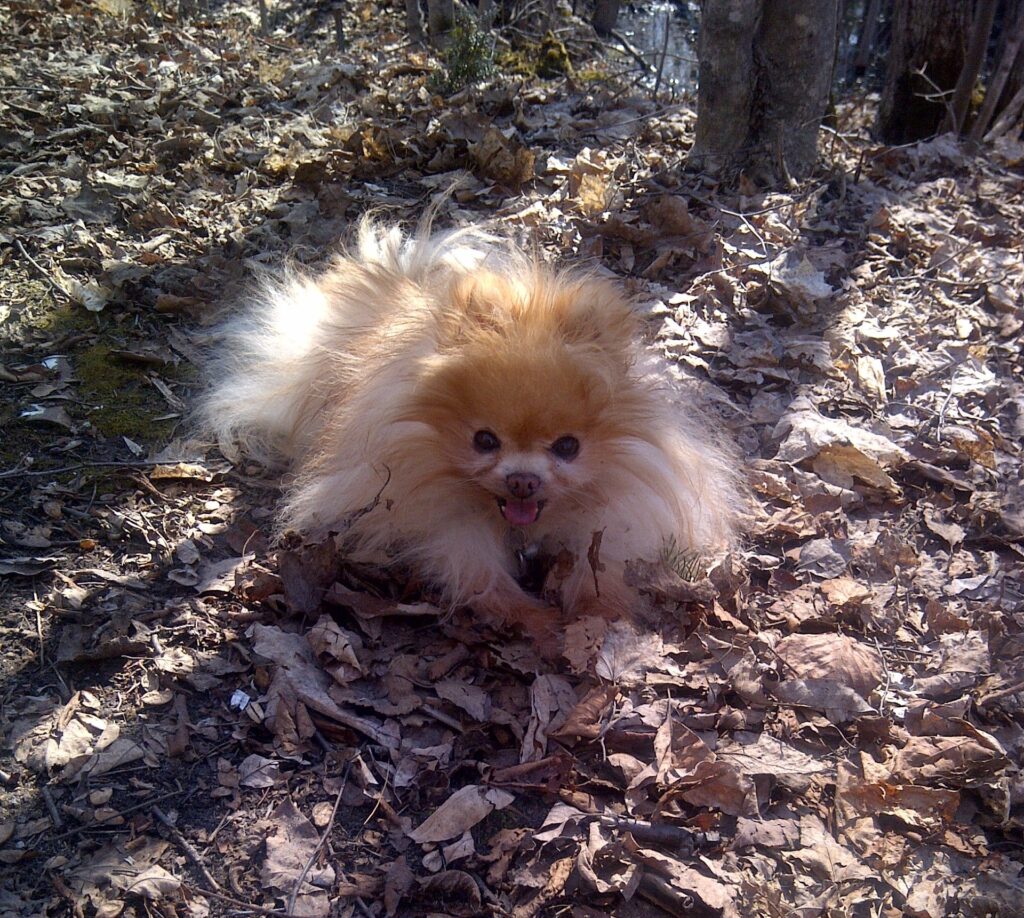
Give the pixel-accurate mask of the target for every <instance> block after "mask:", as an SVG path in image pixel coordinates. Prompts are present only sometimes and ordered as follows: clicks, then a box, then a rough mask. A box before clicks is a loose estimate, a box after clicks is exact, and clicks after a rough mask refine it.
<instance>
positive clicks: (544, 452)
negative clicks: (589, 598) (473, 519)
mask: <svg viewBox="0 0 1024 918" xmlns="http://www.w3.org/2000/svg"><path fill="white" fill-rule="evenodd" d="M452 304H453V305H452V308H451V312H450V314H449V315H447V316H446V319H445V321H444V322H443V323H442V336H443V339H442V340H441V341H439V342H438V343H439V347H438V351H439V356H438V357H436V358H434V359H432V360H431V361H430V362H428V364H427V365H426V367H425V371H424V375H423V380H422V383H421V385H420V387H419V389H418V391H417V396H416V406H415V409H414V415H415V416H416V417H417V419H418V420H421V421H426V423H428V424H429V425H430V426H431V427H432V428H433V429H434V430H435V431H436V432H437V435H438V443H439V448H440V449H441V450H442V451H443V453H444V456H445V460H446V465H447V466H448V467H449V469H450V473H451V475H452V476H453V477H456V478H458V479H460V480H463V481H465V482H467V483H469V484H471V485H472V486H473V489H474V492H475V493H476V495H477V497H478V498H479V503H480V505H481V507H484V508H486V509H485V512H488V513H495V514H500V515H501V517H503V518H504V520H505V522H506V523H507V524H509V525H510V526H516V527H528V526H531V525H533V524H535V523H537V522H538V521H540V520H542V519H545V518H551V517H563V518H564V517H566V516H572V515H574V514H576V515H578V514H580V513H581V512H584V511H586V510H587V509H589V508H592V507H593V506H594V505H595V503H597V502H600V501H601V500H603V499H604V494H603V490H604V489H603V488H602V479H605V478H606V477H607V475H606V473H607V466H608V463H609V462H610V461H612V460H611V456H612V453H613V452H614V451H613V450H612V449H611V448H610V444H611V443H612V442H613V441H615V440H617V439H621V438H622V437H624V436H628V435H629V434H630V432H631V431H632V430H633V429H634V427H635V425H636V423H638V422H639V421H640V420H641V419H640V418H637V417H630V416H629V414H630V411H631V406H632V407H634V408H635V407H636V406H635V402H636V400H635V399H633V398H631V397H630V396H631V394H632V392H633V390H634V389H635V385H636V384H635V382H633V380H632V379H631V378H630V373H629V371H630V367H631V363H632V354H633V338H634V319H633V315H632V312H631V310H630V309H629V307H628V305H627V304H626V302H625V301H624V300H623V299H622V297H621V295H620V294H619V293H618V291H617V290H616V288H615V287H613V286H612V285H610V284H607V283H605V282H603V281H596V280H588V281H561V280H559V279H557V278H556V279H554V280H552V279H551V278H545V279H543V280H539V279H538V280H533V279H531V280H529V281H526V282H523V283H515V284H512V283H509V282H508V281H505V280H501V279H498V278H495V277H493V276H490V275H486V274H484V275H481V276H475V277H473V278H470V279H468V280H467V281H464V282H463V284H462V285H461V286H460V288H458V289H457V290H455V291H454V293H453V296H452Z"/></svg>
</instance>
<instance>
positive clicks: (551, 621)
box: [473, 593, 562, 661]
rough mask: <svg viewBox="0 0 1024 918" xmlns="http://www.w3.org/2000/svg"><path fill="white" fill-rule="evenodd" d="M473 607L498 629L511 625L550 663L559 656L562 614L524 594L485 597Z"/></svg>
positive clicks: (489, 595) (560, 650)
mask: <svg viewBox="0 0 1024 918" xmlns="http://www.w3.org/2000/svg"><path fill="white" fill-rule="evenodd" d="M473 608H474V609H475V610H476V611H477V612H478V613H480V614H481V615H482V616H483V617H485V618H486V619H488V620H489V621H491V622H492V623H493V624H495V625H499V626H512V627H515V628H516V629H518V630H519V631H520V632H521V633H522V635H523V637H525V638H526V639H527V640H529V641H530V643H531V644H533V646H534V647H535V648H536V649H537V652H538V653H539V654H540V655H541V656H542V657H543V658H544V659H545V660H549V661H553V660H557V659H558V658H559V657H560V656H561V655H562V634H561V628H560V625H561V611H560V610H559V609H558V608H556V607H555V606H549V605H545V604H544V603H542V602H539V601H537V600H533V599H530V598H529V597H528V596H525V595H523V594H519V595H515V594H512V595H509V594H506V593H502V594H488V595H486V596H484V597H480V598H479V599H478V601H476V602H474V604H473Z"/></svg>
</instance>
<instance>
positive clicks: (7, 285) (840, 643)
mask: <svg viewBox="0 0 1024 918" xmlns="http://www.w3.org/2000/svg"><path fill="white" fill-rule="evenodd" d="M276 16H277V19H276V21H275V22H274V23H273V24H272V25H273V29H272V31H271V33H270V36H269V37H268V38H266V39H263V38H260V37H258V32H257V27H258V23H259V18H258V14H257V13H256V11H255V9H248V8H244V7H241V6H236V5H232V4H227V5H225V6H218V7H217V8H216V9H215V10H214V11H212V12H201V13H197V14H196V15H194V16H192V17H188V18H186V19H185V20H179V19H178V18H177V17H176V16H173V15H171V14H170V13H166V12H160V11H158V10H157V11H154V10H147V11H146V12H145V13H144V15H139V14H138V13H137V12H135V8H134V7H129V6H126V5H124V4H121V3H116V2H114V0H101V2H99V3H98V4H95V5H93V4H79V3H78V2H76V0H64V2H62V3H60V4H44V5H39V4H30V3H27V2H22V0H18V2H10V0H5V2H2V3H0V136H2V138H3V145H4V146H3V153H2V154H0V155H2V159H0V214H2V219H0V338H2V362H0V425H2V431H3V433H2V440H0V498H2V506H0V635H2V638H0V916H3V918H8V916H12V918H13V916H37V915H48V916H63V915H88V916H91V915H118V914H125V915H140V916H141V915H157V914H159V915H186V914H187V915H206V914H210V915H245V914H294V915H328V914H332V915H374V916H380V915H428V914H429V915H432V914H438V915H502V916H505V915H513V916H517V918H519V916H522V918H526V916H534V915H537V916H542V915H544V916H556V915H572V916H574V918H590V916H599V915H621V916H646V915H650V916H655V915H661V914H670V915H675V914H683V913H687V914H689V913H693V914H702V915H722V916H749V915H758V916H760V915H766V916H784V915H786V916H789V915H800V916H806V918H810V916H815V915H830V916H838V915H844V916H845V915H863V916H868V915H871V916H876V915H878V916H897V915H909V916H914V918H941V916H945V915H970V916H974V915H977V916H981V915H999V916H1009V915H1019V914H1021V906H1020V902H1021V896H1022V893H1024V879H1022V876H1021V872H1022V867H1024V839H1022V832H1021V830H1022V820H1024V779H1022V775H1021V770H1020V769H1021V761H1022V754H1024V717H1022V713H1021V699H1022V698H1024V663H1022V660H1021V650H1022V644H1024V574H1022V571H1024V563H1022V537H1024V481H1022V471H1021V443H1022V441H1024V378H1022V373H1024V369H1022V362H1021V357H1020V346H1021V329H1022V324H1024V304H1022V292H1021V291H1022V289H1024V258H1022V233H1024V230H1022V226H1024V204H1022V200H1024V194H1022V192H1024V168H1022V154H1024V148H1022V146H1021V145H1020V144H1018V143H1016V142H1015V141H1012V140H1011V141H1005V142H1004V143H1003V144H1002V145H1001V146H1000V147H999V148H998V149H994V150H993V149H985V150H981V151H979V152H977V153H976V154H971V153H968V152H967V151H965V150H964V149H963V148H962V147H960V146H958V144H957V143H956V141H955V140H954V139H952V138H950V137H948V136H943V137H938V138H936V139H934V140H931V141H928V142H924V143H921V144H916V145H911V146H907V147H903V148H897V149H891V148H883V147H879V146H877V145H875V144H873V143H872V142H871V141H870V139H869V133H868V129H867V128H868V124H869V121H870V114H871V103H870V100H868V101H867V102H865V101H864V100H863V99H858V100H850V101H846V102H841V103H840V104H839V107H838V112H837V118H838V128H837V130H834V131H832V130H830V131H823V133H822V151H823V166H822V169H821V171H820V173H819V174H818V175H817V176H816V177H815V178H814V179H813V180H811V181H809V182H807V183H805V184H803V185H801V186H800V187H795V188H793V189H791V190H789V191H786V192H785V193H781V192H775V193H770V194H768V193H761V192H758V191H757V190H756V189H754V188H748V187H744V186H743V185H742V184H741V186H740V188H739V189H738V190H732V191H729V190H725V189H723V188H719V187H718V186H716V185H715V184H714V183H713V182H711V181H709V180H707V179H706V178H704V177H703V176H701V175H700V174H699V173H692V172H686V171H684V170H683V169H682V168H681V163H682V161H683V159H684V156H685V150H686V148H687V146H688V145H689V141H690V139H691V137H692V132H693V125H694V116H693V113H692V111H691V110H690V109H689V108H688V107H687V106H685V105H675V104H669V103H668V102H666V101H665V100H664V99H661V100H660V101H651V100H650V98H649V97H648V96H647V95H645V94H643V93H641V92H640V91H638V90H636V89H635V88H634V89H631V88H629V83H628V81H627V82H626V83H622V82H620V81H619V80H618V79H617V78H616V77H615V75H614V74H615V71H617V70H621V69H622V67H623V60H611V59H609V58H605V59H598V60H595V59H593V58H592V57H591V55H592V54H594V53H595V51H596V46H595V44H594V43H593V42H592V41H590V40H588V39H587V38H586V32H585V30H584V29H583V28H582V27H581V26H579V25H577V24H574V23H573V22H572V21H570V20H568V19H559V20H558V21H559V32H558V37H559V39H560V40H562V41H564V46H563V45H558V46H557V47H560V48H563V50H564V47H567V48H568V50H569V52H570V55H571V56H572V58H573V60H574V65H575V67H574V69H573V70H572V71H571V72H569V73H564V72H561V73H560V72H559V69H561V70H564V69H565V68H564V66H562V67H561V68H555V76H554V77H552V78H549V79H539V78H537V77H534V76H530V75H529V73H528V70H529V67H528V66H526V65H527V64H529V62H530V61H531V60H538V59H541V58H542V57H544V55H542V54H541V50H542V45H541V44H540V42H539V41H538V42H537V43H535V44H533V45H531V44H530V43H529V40H528V36H527V35H526V34H525V32H526V31H527V30H520V33H511V34H518V36H519V37H518V39H517V44H516V45H515V47H511V48H510V47H505V46H504V45H503V46H501V48H500V49H499V51H500V53H499V62H501V61H504V64H503V65H502V67H501V68H499V69H502V68H503V69H504V72H505V76H504V77H501V78H498V79H496V80H494V81H492V82H491V83H488V84H486V85H484V86H482V87H480V88H478V89H475V90H471V91H463V92H461V93H456V94H455V95H454V96H451V97H450V98H447V99H442V98H440V97H439V96H437V95H436V94H435V93H434V91H433V88H432V87H435V86H437V85H439V84H438V82H437V78H436V77H435V76H434V73H435V70H436V67H437V63H436V60H435V59H434V58H433V57H432V56H430V55H429V54H428V53H427V52H425V51H423V50H422V49H420V48H418V47H415V46H412V45H410V44H409V42H408V40H407V38H406V37H405V35H404V34H403V30H402V24H401V21H400V19H399V18H398V15H397V13H395V12H393V11H392V10H390V9H386V8H383V7H380V6H378V5H376V4H374V3H367V2H360V0H357V2H354V3H352V4H351V5H350V6H349V7H347V8H346V11H345V16H344V23H345V27H346V32H347V37H348V46H347V48H346V50H344V51H339V50H337V48H336V47H335V44H334V21H333V18H332V17H331V16H330V15H329V14H328V13H321V14H318V13H317V11H316V10H313V9H310V8H306V7H301V6H295V7H282V8H281V9H279V10H278V11H277V13H276ZM551 47H552V45H551V44H550V43H549V46H548V50H549V51H550V49H551ZM556 57H557V55H556ZM545 59H546V57H545ZM625 60H626V63H627V64H628V59H625ZM516 62H518V63H516ZM513 64H515V66H513ZM513 71H515V72H513ZM453 183H457V184H456V190H455V191H454V193H453V195H452V197H451V198H450V199H449V200H448V201H447V203H445V204H444V205H443V206H442V211H441V221H442V222H444V223H446V224H457V223H465V222H471V221H472V222H488V221H495V222H497V223H498V224H499V225H501V226H502V227H504V228H505V229H506V230H507V231H508V232H510V233H511V234H513V235H514V236H516V237H518V238H520V239H522V240H523V241H524V242H527V243H529V244H535V245H537V246H539V247H540V248H542V249H543V250H545V251H547V252H548V253H549V254H551V255H552V256H561V257H569V258H574V259H589V260H590V261H592V262H598V263H600V264H601V265H602V266H603V268H604V269H605V270H608V271H611V272H613V273H614V274H616V275H618V276H619V277H621V278H622V279H623V281H624V283H625V284H626V285H627V287H628V288H629V289H630V291H631V292H632V293H633V294H634V295H635V297H636V299H637V302H638V304H639V305H640V307H641V308H642V309H643V310H644V311H645V313H646V314H647V315H648V316H649V327H650V332H651V337H652V342H653V344H654V346H656V347H660V348H662V349H663V350H664V351H665V352H666V353H667V354H669V355H670V356H671V357H672V358H673V359H674V362H675V365H676V366H677V368H678V372H679V374H680V375H681V376H686V377H687V378H688V379H689V380H690V381H691V385H692V386H693V388H694V389H695V392H697V393H699V395H700V397H701V398H703V399H704V400H706V401H707V402H709V403H710V404H711V405H712V406H713V409H714V411H715V413H716V416H717V417H719V418H720V421H721V423H722V424H723V425H725V426H726V427H727V428H728V429H729V430H730V431H731V434H732V436H733V437H734V438H735V440H736V441H737V443H738V444H739V446H740V449H741V451H742V452H743V454H744V455H745V457H746V466H747V473H748V478H749V480H750V484H751V490H752V493H753V496H754V500H753V502H752V503H753V509H752V511H751V515H750V520H749V534H748V537H747V539H746V541H745V543H744V545H743V547H742V550H741V551H738V552H737V553H736V554H735V555H734V556H733V557H731V558H726V559H719V560H717V561H716V562H715V563H714V564H713V565H711V566H710V568H709V569H708V570H707V571H704V570H696V569H694V566H693V564H691V563H685V564H681V563H679V564H673V563H671V562H672V561H673V560H679V559H671V558H668V559H666V561H665V563H664V564H662V565H661V566H659V567H657V568H645V569H638V570H635V571H634V572H633V576H635V577H636V578H637V582H638V583H639V584H640V585H641V587H642V589H643V591H644V592H645V594H646V595H647V597H648V598H649V599H650V600H651V602H652V604H653V605H654V607H655V608H656V609H657V610H658V612H659V614H658V616H657V617H656V619H655V620H654V621H653V622H651V623H650V624H649V627H645V628H640V629H632V628H628V627H626V626H622V625H609V624H608V623H606V622H603V621H601V622H599V621H593V620H582V621H579V622H577V623H574V624H573V625H571V626H570V627H569V628H568V630H567V632H566V635H565V642H566V646H565V657H564V660H563V661H562V663H561V664H560V665H559V666H552V665H550V664H547V663H542V662H541V661H540V660H539V659H538V658H537V657H536V655H535V654H534V652H533V650H532V648H531V647H530V646H529V644H528V643H527V642H523V641H519V640H516V639H515V638H513V637H510V636H508V635H500V634H495V633H492V632H489V631H487V630H486V629H484V628H483V627H482V626H481V625H480V624H479V623H476V622H474V621H473V619H472V618H471V617H470V616H469V615H467V614H462V613H460V614H456V615H454V616H447V615H444V614H443V613H442V612H441V610H439V609H438V608H436V607H435V606H434V605H432V604H431V603H430V595H429V593H423V592H422V591H420V590H418V589H417V586H416V585H415V584H405V583H401V582H395V579H394V578H393V577H388V576H385V575H384V573H383V572H382V571H380V570H375V569H371V568H367V567H357V566H355V565H353V564H351V563H350V562H348V561H347V560H346V559H345V558H344V557H343V556H341V555H339V554H338V552H337V550H336V549H335V548H334V547H333V546H332V545H320V546H316V545H303V544H301V543H300V542H299V541H297V540H296V541H292V542H286V543H284V544H280V543H274V542H272V541H271V540H270V539H269V536H268V533H269V531H270V529H271V525H272V519H273V510H274V502H275V498H276V494H277V480H276V478H275V477H274V476H273V474H270V473H268V472H267V471H266V470H264V469H261V468H260V467H259V466H257V465H255V464H249V463H246V462H244V461H243V462H241V463H240V464H238V465H234V466H232V465H231V464H230V463H229V462H227V461H226V460H225V459H224V458H223V457H221V456H220V455H219V453H217V452H216V450H213V449H207V450H205V451H203V450H200V449H199V447H198V446H197V444H196V443H195V442H194V441H192V440H191V439H190V431H189V427H188V424H187V415H188V406H189V404H190V399H191V397H192V395H193V394H194V392H195V391H196V390H197V388H198V386H199V384H200V367H201V363H202V359H201V357H202V352H203V349H204V348H205V347H206V346H207V345H208V343H209V337H210V326H211V324H212V323H213V321H214V320H215V318H216V317H217V315H218V314H220V313H221V312H222V311H223V310H224V309H225V308H227V309H230V308H231V306H230V304H231V303H232V302H237V296H238V295H239V291H240V290H241V289H243V287H244V283H245V279H246V278H247V277H248V276H250V274H251V272H252V269H253V268H254V267H255V266H258V265H269V266H274V265H280V264H281V263H282V260H283V259H284V258H285V257H286V256H287V257H289V258H292V259H294V260H296V261H298V262H300V263H308V264H311V265H315V264H317V263H319V262H321V261H322V260H323V259H324V258H325V257H326V255H327V254H328V253H329V251H330V249H331V246H333V245H334V244H335V243H336V242H337V240H338V239H340V238H343V237H344V236H345V233H346V231H347V229H348V227H350V226H351V224H352V222H353V220H354V219H356V218H357V217H358V216H359V215H361V214H362V213H364V212H365V211H367V210H369V209H373V208H377V209H380V210H382V211H383V212H384V213H385V214H386V215H388V216H389V217H390V218H394V219H398V220H406V221H414V220H415V219H416V218H417V217H418V216H419V215H420V214H421V213H422V212H423V210H424V209H425V207H427V206H428V205H429V204H431V203H433V202H434V201H436V200H437V199H438V196H439V195H441V194H443V193H444V192H445V191H446V190H448V189H449V188H450V187H451V186H452V185H453ZM225 304H227V306H225Z"/></svg>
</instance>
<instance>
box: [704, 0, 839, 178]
mask: <svg viewBox="0 0 1024 918" xmlns="http://www.w3.org/2000/svg"><path fill="white" fill-rule="evenodd" d="M838 7H839V4H838V0H704V4H703V7H702V12H701V28H700V37H699V39H698V43H697V55H698V57H699V59H700V79H699V83H698V87H697V129H696V138H695V140H694V144H693V149H692V150H691V151H690V155H689V157H688V159H687V166H688V168H693V169H698V170H702V171H705V172H710V173H712V174H723V173H735V172H738V171H744V172H746V173H747V175H748V177H749V178H751V179H753V180H754V181H756V182H761V183H767V184H773V183H775V182H778V181H782V180H786V181H789V180H790V179H799V178H804V177H805V176H807V175H808V174H810V172H811V170H812V169H813V168H814V165H815V163H816V162H817V157H818V128H819V126H820V124H821V119H822V117H823V116H824V114H825V109H826V107H827V105H828V96H829V88H830V86H831V82H832V70H833V68H834V66H835V51H836V35H837V31H838V14H839V9H838Z"/></svg>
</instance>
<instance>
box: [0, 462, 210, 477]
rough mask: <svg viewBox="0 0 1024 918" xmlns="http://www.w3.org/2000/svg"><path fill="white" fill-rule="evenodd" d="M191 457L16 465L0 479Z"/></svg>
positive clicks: (140, 464) (136, 464) (4, 472)
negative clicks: (56, 465) (52, 466)
mask: <svg viewBox="0 0 1024 918" xmlns="http://www.w3.org/2000/svg"><path fill="white" fill-rule="evenodd" d="M191 461H192V460H191V459H160V460H156V459H126V460H125V461H124V462H120V461H118V460H114V461H100V462H78V463H75V464H74V465H63V466H61V467H60V468H56V469H27V468H25V467H24V466H17V465H16V466H15V467H14V468H11V469H5V470H4V471H2V472H0V479H2V478H19V477H22V476H24V477H26V478H27V477H32V478H35V477H37V476H39V475H62V474H63V473H64V472H77V471H79V470H81V469H100V468H125V469H135V468H145V467H146V466H150V465H177V464H178V463H184V462H191Z"/></svg>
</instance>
